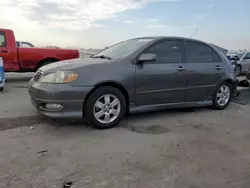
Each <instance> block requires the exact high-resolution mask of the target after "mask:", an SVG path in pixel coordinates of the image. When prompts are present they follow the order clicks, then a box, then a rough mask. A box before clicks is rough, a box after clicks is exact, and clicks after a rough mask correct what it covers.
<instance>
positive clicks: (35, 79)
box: [34, 70, 43, 82]
mask: <svg viewBox="0 0 250 188" xmlns="http://www.w3.org/2000/svg"><path fill="white" fill-rule="evenodd" d="M42 75H43V71H41V70H38V71H37V72H36V74H35V76H34V81H35V82H36V81H38V80H39V79H40V78H41V76H42Z"/></svg>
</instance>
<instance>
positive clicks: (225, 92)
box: [216, 85, 231, 106]
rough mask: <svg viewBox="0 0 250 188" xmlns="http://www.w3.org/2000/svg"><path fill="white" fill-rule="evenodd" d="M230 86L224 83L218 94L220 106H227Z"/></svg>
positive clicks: (217, 98) (217, 99)
mask: <svg viewBox="0 0 250 188" xmlns="http://www.w3.org/2000/svg"><path fill="white" fill-rule="evenodd" d="M230 95H231V92H230V88H229V87H228V86H227V85H222V86H221V87H220V88H219V89H218V91H217V94H216V101H217V103H218V105H219V106H225V105H226V104H227V103H228V101H229V100H230Z"/></svg>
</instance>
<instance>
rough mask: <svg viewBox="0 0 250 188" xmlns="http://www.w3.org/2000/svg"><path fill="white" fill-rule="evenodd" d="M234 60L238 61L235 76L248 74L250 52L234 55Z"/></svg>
mask: <svg viewBox="0 0 250 188" xmlns="http://www.w3.org/2000/svg"><path fill="white" fill-rule="evenodd" d="M231 59H232V60H234V61H236V64H235V65H236V68H235V75H236V76H238V75H240V74H241V73H243V74H246V73H247V72H248V70H249V68H250V52H244V53H239V54H236V55H234V56H233V57H232V58H231Z"/></svg>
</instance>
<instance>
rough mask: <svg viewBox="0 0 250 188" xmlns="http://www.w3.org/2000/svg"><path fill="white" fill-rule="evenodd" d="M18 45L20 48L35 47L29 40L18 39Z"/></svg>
mask: <svg viewBox="0 0 250 188" xmlns="http://www.w3.org/2000/svg"><path fill="white" fill-rule="evenodd" d="M16 46H17V47H18V48H35V45H33V44H31V43H29V42H23V41H16Z"/></svg>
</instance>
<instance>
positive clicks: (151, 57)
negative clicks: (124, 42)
mask: <svg viewBox="0 0 250 188" xmlns="http://www.w3.org/2000/svg"><path fill="white" fill-rule="evenodd" d="M138 61H139V62H140V63H144V62H154V61H156V54H150V53H148V54H142V55H141V56H140V58H139V60H138Z"/></svg>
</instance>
